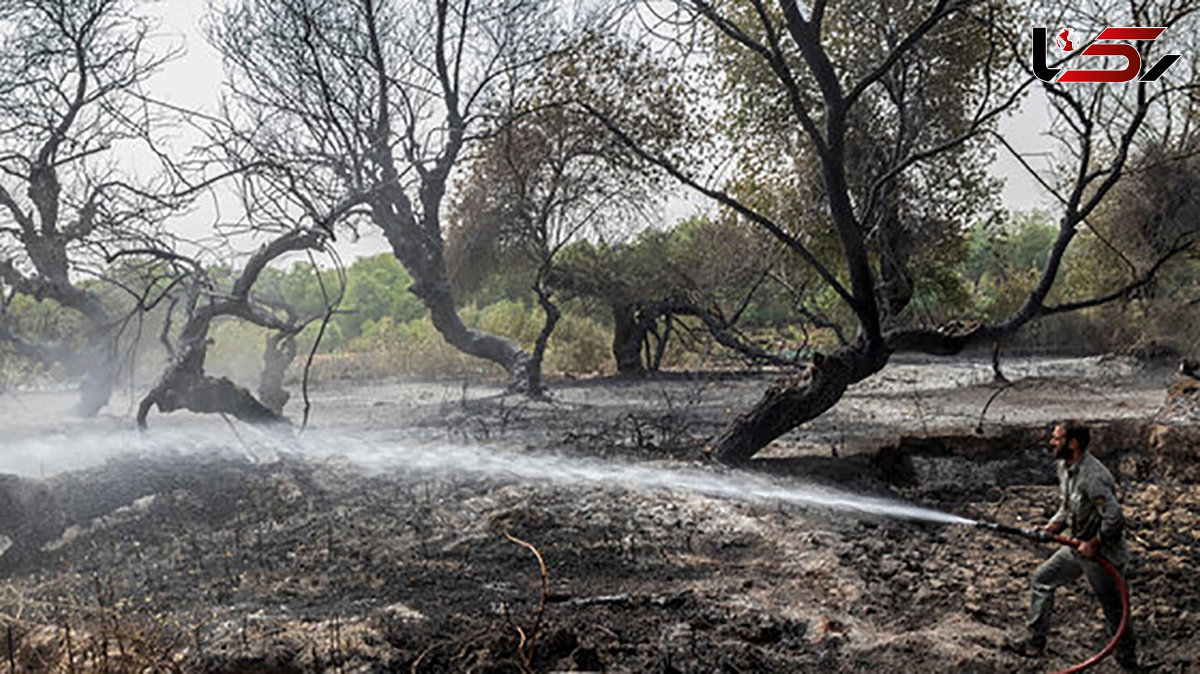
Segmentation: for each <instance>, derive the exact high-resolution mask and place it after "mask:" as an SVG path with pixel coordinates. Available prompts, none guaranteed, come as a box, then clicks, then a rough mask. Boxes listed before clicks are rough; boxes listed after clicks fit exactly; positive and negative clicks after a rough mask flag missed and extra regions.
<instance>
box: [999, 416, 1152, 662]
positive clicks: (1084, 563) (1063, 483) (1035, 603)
mask: <svg viewBox="0 0 1200 674" xmlns="http://www.w3.org/2000/svg"><path fill="white" fill-rule="evenodd" d="M1090 440H1091V433H1090V432H1089V431H1088V429H1087V427H1086V426H1082V425H1079V424H1077V423H1074V422H1065V423H1062V424H1059V425H1058V426H1056V427H1055V428H1054V433H1053V435H1052V436H1051V438H1050V446H1051V447H1052V448H1053V449H1054V455H1055V458H1057V459H1058V463H1057V466H1056V468H1057V471H1058V485H1059V493H1060V495H1061V502H1060V505H1059V508H1058V512H1057V513H1055V514H1054V517H1053V518H1051V519H1050V521H1049V522H1048V523H1047V524H1045V525H1043V526H1040V527H1037V528H1038V529H1042V530H1045V531H1048V532H1050V533H1052V534H1057V533H1061V532H1062V531H1063V530H1064V529H1067V528H1070V530H1071V535H1072V536H1073V537H1074V538H1077V539H1079V540H1080V541H1083V544H1082V545H1080V546H1079V548H1078V550H1076V549H1073V548H1069V547H1065V546H1064V547H1061V548H1059V549H1058V550H1057V551H1055V553H1054V554H1053V555H1051V557H1050V559H1047V560H1046V561H1045V562H1043V563H1042V564H1041V566H1039V567H1038V568H1037V570H1036V571H1034V572H1033V579H1032V581H1033V582H1032V588H1031V592H1030V597H1029V618H1028V620H1026V623H1025V624H1026V626H1027V627H1028V628H1029V636H1028V638H1027V639H1026V640H1023V641H1019V642H1017V643H1015V644H1014V648H1015V649H1016V650H1017V651H1018V652H1020V653H1022V654H1023V655H1027V656H1031V657H1038V656H1041V655H1043V654H1044V653H1045V650H1046V635H1047V634H1048V633H1049V631H1050V614H1051V613H1053V611H1054V591H1055V590H1056V589H1058V587H1059V586H1061V585H1066V584H1067V583H1069V582H1071V581H1073V580H1075V579H1077V578H1079V576H1081V575H1083V576H1087V579H1088V582H1089V583H1090V584H1091V586H1092V591H1093V592H1094V593H1095V595H1096V599H1098V600H1099V601H1100V606H1101V608H1103V609H1104V618H1105V623H1106V624H1107V626H1108V633H1109V634H1110V635H1111V634H1116V631H1117V628H1118V626H1119V625H1120V624H1121V595H1120V592H1119V590H1118V589H1117V586H1116V583H1115V582H1113V579H1112V578H1111V577H1110V576H1109V575H1108V573H1107V572H1105V570H1104V568H1103V567H1101V566H1100V564H1099V562H1097V561H1095V558H1096V555H1097V553H1098V554H1101V555H1103V556H1104V557H1106V558H1108V560H1109V561H1110V562H1112V564H1113V566H1115V567H1116V568H1117V570H1118V571H1119V572H1120V573H1121V574H1122V575H1124V573H1125V564H1126V562H1127V561H1128V560H1129V552H1128V550H1127V549H1126V547H1125V517H1124V515H1122V514H1121V506H1120V504H1118V503H1117V498H1116V494H1115V487H1116V483H1115V482H1114V481H1113V476H1112V473H1110V472H1108V469H1107V468H1105V467H1104V464H1102V463H1100V461H1099V460H1098V459H1097V458H1096V457H1095V456H1092V454H1091V453H1090V452H1088V449H1087V448H1088V442H1089V441H1090ZM1136 649H1137V646H1136V640H1135V638H1134V635H1133V629H1132V627H1130V628H1128V629H1127V630H1126V632H1125V636H1124V637H1123V638H1122V639H1121V642H1120V644H1118V646H1117V662H1118V663H1120V664H1121V666H1122V667H1123V668H1125V669H1133V670H1136V669H1137V652H1136Z"/></svg>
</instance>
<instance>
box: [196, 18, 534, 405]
mask: <svg viewBox="0 0 1200 674" xmlns="http://www.w3.org/2000/svg"><path fill="white" fill-rule="evenodd" d="M221 12H222V15H221V16H220V17H219V19H218V21H217V22H216V28H215V30H214V31H213V33H212V37H213V40H214V42H215V43H216V45H217V46H218V48H219V49H220V50H221V52H222V53H223V54H224V56H225V58H226V62H227V64H228V65H229V68H230V85H231V92H232V93H231V96H230V102H231V107H230V109H231V118H232V119H234V120H235V123H236V124H237V128H238V129H239V131H238V133H237V135H236V138H237V141H238V142H240V143H242V144H243V145H244V153H243V156H244V157H245V158H246V160H247V162H248V164H249V165H253V166H255V167H256V170H257V171H258V172H260V173H267V172H271V173H274V174H275V175H276V176H278V180H280V181H281V182H286V183H287V184H288V189H289V190H290V191H291V192H292V193H293V195H295V196H296V198H298V199H300V200H302V201H305V202H309V203H311V204H323V205H324V207H323V208H321V209H320V210H323V211H326V212H328V213H330V214H332V217H333V219H332V220H331V221H330V222H329V224H330V225H332V224H334V223H336V222H347V223H348V226H351V227H353V226H354V223H355V222H358V221H360V220H365V221H367V222H369V223H371V224H372V225H374V226H375V227H377V228H378V229H379V230H380V231H381V232H382V233H383V235H384V236H385V237H386V239H387V241H388V243H389V244H390V246H391V248H392V252H393V253H394V254H395V256H396V257H397V259H399V260H400V261H401V262H402V263H403V264H404V266H405V268H406V269H407V270H408V272H409V273H410V274H411V275H412V277H413V279H414V280H415V283H414V284H413V286H412V287H411V288H409V291H410V292H412V293H414V294H415V295H416V296H417V297H419V298H420V299H421V300H422V302H423V303H424V304H425V306H426V307H428V309H429V311H430V316H431V318H432V320H433V324H434V326H435V327H436V328H437V330H438V331H439V332H440V333H441V334H442V336H443V337H444V338H445V339H446V341H447V342H448V343H450V344H451V345H453V346H454V347H456V348H458V349H459V350H461V351H463V352H465V353H468V354H470V355H473V356H477V357H479V358H484V359H486V360H490V361H492V362H494V363H497V364H499V365H500V366H501V367H503V368H504V369H505V370H506V371H507V372H508V375H509V379H510V384H511V386H512V387H513V388H515V389H523V388H525V387H526V386H527V385H528V382H529V378H528V376H526V370H527V365H528V361H529V354H528V353H526V352H525V351H524V350H523V349H522V348H521V347H520V346H519V345H518V344H516V343H515V342H513V341H512V340H511V339H507V338H504V337H500V336H496V335H491V334H486V333H483V332H480V331H478V330H474V329H471V328H468V327H467V326H465V325H464V324H463V322H462V320H461V319H460V318H459V316H458V313H457V311H456V309H455V305H454V298H453V296H452V293H451V289H450V283H449V280H448V278H447V274H446V266H445V256H444V250H443V249H444V242H443V236H442V227H443V220H444V217H443V211H442V209H443V202H444V200H445V197H446V193H447V190H448V189H449V185H450V180H451V177H452V175H453V174H454V172H455V170H456V168H457V167H458V166H459V165H460V163H461V161H462V159H463V156H464V154H463V153H464V151H465V149H466V148H467V147H469V146H470V145H471V144H472V143H474V142H475V141H476V140H478V139H479V134H480V133H483V132H486V131H488V130H492V129H495V128H496V124H495V120H494V117H495V115H496V114H497V113H498V110H497V109H496V108H495V106H494V105H493V102H494V101H496V100H499V92H501V91H505V90H512V89H514V88H519V87H521V86H522V79H523V78H524V77H525V75H526V73H527V72H528V71H529V70H530V68H531V66H532V65H533V64H534V63H536V62H537V61H538V60H540V59H542V58H543V57H544V56H545V55H546V54H547V53H549V51H550V50H551V49H552V47H553V44H552V43H553V40H554V35H555V34H556V31H555V29H554V25H553V22H552V21H551V10H550V9H548V8H546V7H544V6H543V5H542V4H541V3H531V2H526V1H524V0H480V1H476V2H451V1H450V0H435V1H433V2H409V1H406V0H355V1H354V2H347V3H331V2H321V1H318V0H277V1H275V2H265V3H264V2H234V3H230V4H229V5H228V6H227V7H225V8H223V9H222V10H221Z"/></svg>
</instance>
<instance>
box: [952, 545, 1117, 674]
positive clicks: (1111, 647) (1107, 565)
mask: <svg viewBox="0 0 1200 674" xmlns="http://www.w3.org/2000/svg"><path fill="white" fill-rule="evenodd" d="M975 525H976V526H978V527H983V528H985V529H991V530H992V531H998V532H1000V533H1002V534H1013V535H1017V536H1024V537H1026V538H1032V539H1033V540H1035V541H1043V542H1054V543H1060V544H1062V545H1069V546H1071V547H1072V548H1076V549H1078V548H1079V546H1080V545H1082V544H1083V541H1079V540H1076V539H1074V538H1067V537H1066V536H1060V535H1058V534H1052V533H1050V532H1048V531H1042V530H1040V529H1018V528H1016V527H1010V526H1006V525H1003V524H997V523H995V522H976V523H975ZM1094 560H1095V561H1096V562H1097V563H1098V564H1100V567H1101V568H1102V569H1104V571H1105V573H1107V574H1108V575H1109V576H1111V577H1112V579H1113V582H1114V583H1116V584H1117V591H1118V592H1120V593H1121V624H1120V625H1118V626H1117V632H1116V634H1113V638H1112V640H1111V641H1109V642H1108V645H1107V646H1105V647H1104V648H1102V649H1100V652H1099V653H1097V654H1095V655H1093V656H1092V657H1090V658H1088V659H1087V660H1084V661H1083V662H1081V663H1079V664H1077V665H1074V666H1072V667H1068V668H1066V669H1063V670H1059V671H1058V672H1056V674H1072V673H1073V672H1082V671H1083V670H1085V669H1090V668H1092V667H1094V666H1096V665H1097V664H1099V663H1100V661H1101V660H1103V659H1104V658H1107V657H1108V656H1110V655H1112V653H1113V651H1115V650H1116V649H1117V644H1118V643H1120V642H1121V638H1122V637H1124V636H1125V632H1127V631H1128V630H1129V586H1128V585H1126V584H1125V579H1124V578H1122V577H1121V573H1120V572H1119V571H1117V567H1115V566H1113V564H1112V562H1110V561H1108V559H1106V558H1105V557H1104V556H1103V555H1101V554H1097V555H1096V556H1095V557H1094Z"/></svg>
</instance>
